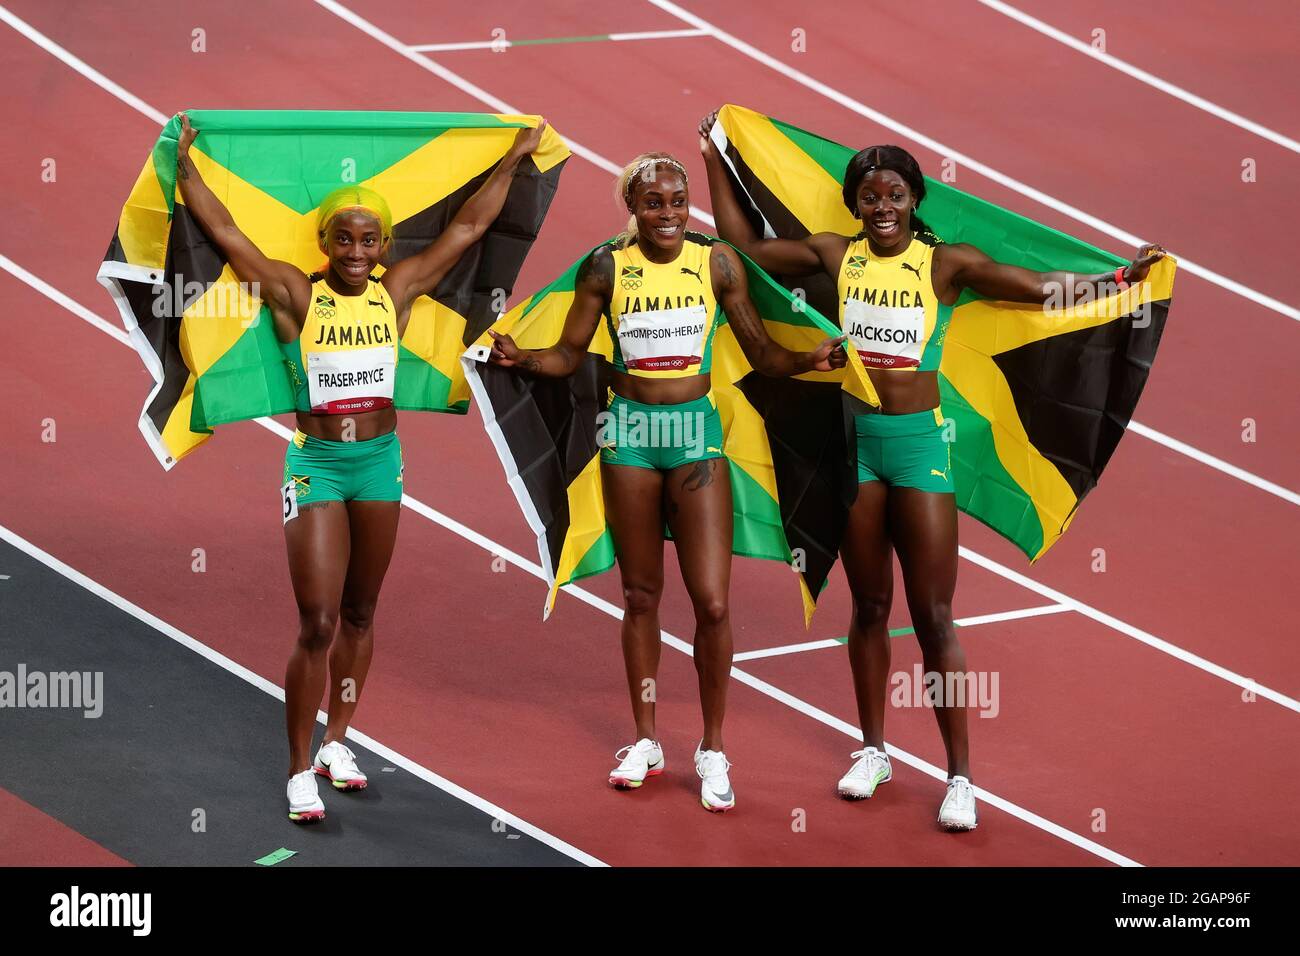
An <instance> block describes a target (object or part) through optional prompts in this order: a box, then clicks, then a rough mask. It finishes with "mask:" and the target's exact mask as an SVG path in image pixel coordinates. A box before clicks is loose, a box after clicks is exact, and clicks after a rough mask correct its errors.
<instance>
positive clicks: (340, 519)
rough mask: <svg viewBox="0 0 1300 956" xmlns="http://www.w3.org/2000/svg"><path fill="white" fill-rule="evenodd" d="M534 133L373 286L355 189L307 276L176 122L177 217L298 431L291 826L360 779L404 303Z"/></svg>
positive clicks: (427, 287) (391, 531)
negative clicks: (220, 270) (269, 337)
mask: <svg viewBox="0 0 1300 956" xmlns="http://www.w3.org/2000/svg"><path fill="white" fill-rule="evenodd" d="M545 125H546V124H545V122H544V121H543V122H542V123H541V124H539V125H538V127H537V128H535V129H521V130H520V131H519V132H518V134H517V135H516V136H515V141H514V145H513V146H512V147H511V149H510V151H509V153H507V154H506V156H505V157H504V158H503V159H502V160H501V162H500V163H498V164H497V167H496V169H494V170H493V171H492V174H491V175H490V176H489V177H488V179H487V181H486V182H485V183H484V184H483V185H482V187H480V188H479V190H478V192H476V193H475V194H474V195H473V196H471V197H470V198H469V199H467V200H466V201H465V203H464V204H463V205H462V206H461V207H460V210H459V211H458V212H457V213H456V216H455V218H454V219H453V220H452V221H451V223H450V224H449V225H448V226H447V228H446V229H444V230H443V231H442V233H441V234H440V235H439V236H438V237H437V238H436V239H435V240H434V241H433V242H432V243H430V244H429V245H428V246H427V247H426V248H425V249H424V250H422V251H421V252H418V253H416V254H414V255H411V256H408V257H406V258H404V259H402V260H401V261H400V262H398V263H396V264H394V265H393V266H392V267H391V268H389V269H387V270H386V271H385V272H384V274H383V276H382V277H379V278H376V277H375V276H374V275H372V274H371V273H372V272H373V270H374V269H375V267H376V266H377V265H379V264H380V262H381V260H382V258H383V256H384V254H385V253H386V252H387V251H388V248H389V242H390V240H391V239H392V231H393V223H392V216H391V214H390V213H389V209H388V204H387V203H386V202H385V201H384V199H383V197H382V196H380V195H378V194H377V193H375V192H374V191H373V190H370V189H367V188H365V187H362V186H346V187H344V188H342V189H338V190H336V191H334V192H333V193H331V194H330V195H328V196H326V197H325V199H324V200H323V201H322V202H321V204H320V206H319V208H318V214H317V222H316V230H317V240H318V243H319V246H320V250H321V252H322V253H324V254H325V256H326V257H327V262H326V264H325V267H324V268H323V269H322V271H320V272H317V273H314V274H312V275H310V276H308V275H304V274H303V272H302V271H301V270H300V269H299V268H298V267H296V266H294V265H292V264H291V263H288V262H281V261H278V260H274V259H268V258H267V257H266V255H264V254H263V253H262V251H261V250H260V249H258V248H257V246H256V245H254V244H253V242H252V241H251V240H250V239H249V238H248V237H247V236H246V235H245V234H244V233H243V232H241V231H240V229H239V227H238V226H237V225H236V224H235V221H234V219H233V218H232V217H231V215H230V212H229V210H227V209H226V208H225V206H224V205H222V203H221V201H220V200H219V199H218V198H217V197H216V196H215V195H214V194H213V192H212V190H211V189H209V188H208V187H207V185H206V184H205V183H204V182H203V179H202V177H201V176H200V175H199V171H198V169H197V168H196V166H195V164H194V162H193V160H191V158H190V153H189V151H190V146H191V144H192V143H193V142H194V139H195V137H196V136H197V135H198V131H197V130H195V129H194V128H193V127H192V126H191V125H190V122H189V117H188V116H186V115H185V114H184V113H182V114H181V138H180V142H179V144H178V150H177V159H176V182H177V185H178V186H179V188H180V194H181V196H182V198H183V200H184V203H185V206H186V208H187V209H188V210H189V213H190V215H191V216H193V217H194V219H195V220H196V221H197V222H198V224H199V226H200V227H201V228H202V229H203V231H204V232H205V233H206V234H207V235H208V237H209V238H210V239H211V240H212V241H213V243H214V244H215V245H216V246H217V248H218V249H219V250H220V251H221V254H222V256H224V257H225V259H226V260H227V261H228V262H229V263H230V267H231V269H232V270H233V271H234V273H235V275H236V276H237V277H238V278H239V280H240V281H241V282H245V283H253V284H255V287H256V288H257V290H258V295H259V297H260V298H261V299H262V301H263V303H264V304H265V305H266V306H267V308H268V309H269V310H270V312H271V317H272V319H273V321H274V323H275V334H276V337H277V338H278V339H279V341H280V346H281V349H282V350H283V351H284V353H285V360H286V361H287V362H288V364H289V367H290V370H291V372H292V375H293V379H294V384H295V387H296V398H297V418H298V423H297V424H298V429H297V431H296V432H295V433H294V436H293V441H292V442H291V443H290V445H289V448H288V451H287V453H286V456H285V465H284V479H283V481H284V487H283V489H282V494H283V499H284V508H285V512H284V514H285V523H284V539H285V544H286V546H287V549H288V553H289V575H290V578H291V579H292V581H293V590H294V597H295V598H296V599H297V603H298V639H297V644H296V645H295V647H294V650H293V654H292V656H291V657H290V658H289V664H288V667H287V668H286V670H285V683H284V690H285V715H286V724H287V727H288V733H289V784H288V799H289V819H290V820H293V821H294V822H296V823H310V822H313V821H317V820H321V819H324V817H325V805H324V803H323V802H322V801H321V799H320V795H319V793H318V791H317V787H316V776H317V775H320V776H324V777H327V778H328V779H329V780H330V782H331V783H332V784H333V785H334V786H335V787H336V788H337V789H340V790H357V789H361V788H363V787H365V786H366V782H367V781H366V775H365V774H364V773H362V772H361V771H360V770H359V769H358V768H357V765H356V756H355V755H354V754H353V753H352V751H351V750H350V749H349V748H348V747H347V745H346V744H345V743H344V742H343V739H344V736H345V735H346V733H347V729H348V724H349V723H350V722H351V720H352V715H353V713H354V712H355V711H356V707H357V701H358V700H359V699H360V696H361V690H362V687H363V686H364V685H365V681H366V673H367V671H368V670H369V667H370V657H371V651H372V649H373V646H374V614H375V605H376V603H377V602H378V600H379V588H380V585H381V584H382V583H383V580H384V573H385V572H386V571H387V570H388V562H389V560H390V559H391V557H392V554H393V545H394V542H395V540H396V536H397V521H398V517H399V515H400V512H401V499H402V453H401V446H400V445H399V443H398V440H397V432H396V428H397V412H396V410H395V409H394V408H393V376H394V373H395V371H396V368H397V354H398V341H399V339H400V338H401V336H402V334H403V333H404V332H405V331H406V324H407V322H408V320H409V319H410V314H411V305H412V303H413V302H415V300H416V299H418V298H419V297H420V296H422V295H427V294H430V293H432V292H433V290H434V289H435V288H436V287H437V285H438V283H439V282H440V281H441V280H442V278H443V276H445V275H446V274H447V273H448V272H449V271H450V270H451V268H452V267H453V266H454V265H455V264H456V263H457V261H458V260H459V259H460V257H461V256H462V255H463V254H464V253H465V252H466V250H468V249H469V248H470V247H471V246H472V245H473V244H474V243H475V242H477V241H478V240H479V238H480V237H481V236H482V235H483V234H484V232H486V231H487V228H488V227H489V226H490V225H491V224H492V222H493V220H494V219H496V217H497V215H498V214H499V213H500V212H501V209H502V207H503V206H504V204H505V201H506V196H507V193H508V192H509V189H510V180H511V178H512V177H513V175H514V172H515V168H516V167H517V166H518V164H519V161H520V160H522V159H523V158H524V157H525V156H527V155H528V154H529V153H530V152H532V150H533V149H534V148H535V147H536V146H537V144H538V142H539V141H540V139H541V134H542V130H543V129H544V128H545ZM327 658H328V661H327ZM327 663H328V668H327ZM327 669H328V676H329V709H328V715H329V720H328V724H327V726H326V728H325V737H324V741H323V744H322V746H321V748H320V749H319V750H318V751H317V753H316V756H315V759H314V760H313V759H312V757H311V738H312V728H313V726H314V724H315V722H316V711H317V708H318V706H319V704H320V700H321V696H322V694H323V693H324V691H325V686H326V674H327Z"/></svg>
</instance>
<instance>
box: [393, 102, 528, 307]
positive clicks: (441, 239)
mask: <svg viewBox="0 0 1300 956" xmlns="http://www.w3.org/2000/svg"><path fill="white" fill-rule="evenodd" d="M545 129H546V120H542V121H541V122H539V123H538V124H537V126H536V127H525V128H524V129H521V130H520V131H519V132H518V133H517V134H516V135H515V141H514V145H512V146H511V147H510V151H509V152H508V153H506V155H505V156H503V157H502V158H501V162H499V163H497V167H496V169H494V170H492V175H490V176H489V177H488V178H487V182H485V183H484V184H483V185H482V186H480V187H479V189H478V192H476V193H474V195H472V196H470V197H469V199H467V200H465V203H464V205H462V206H461V207H460V209H459V211H457V213H456V215H455V217H454V218H453V219H452V221H451V222H450V223H449V224H448V226H447V228H446V229H444V230H443V231H442V233H441V234H440V235H439V236H438V238H437V239H435V240H433V242H431V243H429V245H428V246H427V247H426V248H425V249H423V250H422V251H420V252H417V253H416V254H414V255H411V256H407V257H406V258H405V259H403V260H402V261H401V262H399V263H397V264H396V265H394V266H393V267H392V268H391V269H389V270H388V271H387V272H385V273H384V276H383V279H382V280H381V281H382V282H383V284H384V288H386V289H387V290H388V294H389V295H390V296H392V298H393V304H394V305H395V306H396V308H397V314H398V316H404V315H405V314H406V312H407V310H408V309H409V308H410V307H411V303H412V302H414V301H415V300H416V299H417V298H419V297H420V296H422V295H428V294H429V293H431V292H432V291H433V290H434V289H436V288H437V287H438V283H439V282H441V281H442V278H443V276H445V275H446V274H447V273H448V272H449V271H450V270H451V267H452V266H454V265H455V264H456V263H457V262H458V261H459V260H460V257H461V256H463V255H464V254H465V252H466V250H468V249H469V247H470V246H472V245H474V243H476V242H478V241H479V239H481V238H482V237H483V233H485V232H487V230H488V227H489V226H490V225H492V222H493V220H495V219H496V217H497V216H498V215H500V213H501V208H502V207H503V206H504V205H505V203H506V196H507V195H508V194H509V192H510V181H511V179H513V178H514V175H515V169H516V168H518V166H519V162H520V161H521V160H522V159H523V158H524V157H525V156H527V155H528V154H529V153H531V152H532V151H533V150H534V149H536V148H537V144H538V143H540V142H541V139H542V131H543V130H545Z"/></svg>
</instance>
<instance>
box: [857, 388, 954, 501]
mask: <svg viewBox="0 0 1300 956" xmlns="http://www.w3.org/2000/svg"><path fill="white" fill-rule="evenodd" d="M853 430H854V432H855V433H856V434H857V442H858V482H859V483H861V482H864V481H883V482H884V483H885V484H887V485H890V486H892V487H895V488H916V489H918V490H920V491H937V492H947V493H949V494H952V493H953V492H954V490H955V489H954V488H953V484H952V443H951V442H947V441H944V427H943V413H942V412H941V411H939V409H938V408H932V409H930V410H929V411H928V412H916V413H914V414H911V415H856V416H854V419H853Z"/></svg>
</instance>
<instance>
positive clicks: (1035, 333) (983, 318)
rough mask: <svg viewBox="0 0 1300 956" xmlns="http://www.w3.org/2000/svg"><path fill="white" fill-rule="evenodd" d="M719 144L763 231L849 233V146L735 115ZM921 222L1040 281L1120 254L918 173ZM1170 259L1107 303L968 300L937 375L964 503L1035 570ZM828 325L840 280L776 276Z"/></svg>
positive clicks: (1147, 352)
mask: <svg viewBox="0 0 1300 956" xmlns="http://www.w3.org/2000/svg"><path fill="white" fill-rule="evenodd" d="M711 135H712V138H713V141H714V143H715V144H716V145H717V146H718V149H719V150H720V151H721V153H722V154H723V158H724V160H725V163H726V165H727V167H728V172H729V178H730V180H731V184H732V188H733V189H734V190H735V191H736V194H737V196H738V197H739V199H740V202H741V206H742V208H745V209H746V210H747V214H748V215H749V217H750V221H751V222H752V224H753V225H754V227H755V229H756V230H757V231H758V233H759V235H763V236H767V237H769V238H770V237H779V238H785V239H798V238H803V237H805V236H808V235H811V234H814V233H818V232H837V233H840V234H842V235H846V236H851V235H856V234H857V233H858V232H860V231H861V228H862V224H861V223H860V222H859V221H858V220H856V219H854V218H853V216H852V215H851V214H850V213H849V211H848V210H847V209H846V208H845V206H844V201H843V198H842V193H841V190H842V186H843V181H844V171H845V169H846V168H847V166H848V162H849V159H851V158H852V156H853V153H854V150H851V149H848V148H847V147H844V146H840V145H839V144H837V143H833V142H831V141H829V140H826V139H822V138H821V137H820V136H816V135H814V134H812V133H808V132H805V131H804V130H801V129H798V128H796V127H793V126H790V125H789V124H787V123H782V122H781V121H779V120H775V119H772V118H771V117H768V116H763V115H761V114H759V113H755V112H754V111H753V110H748V109H744V108H742V107H738V106H725V107H723V109H722V110H721V112H720V113H719V116H718V122H717V123H715V124H714V126H713V130H712V134H711ZM918 213H919V214H920V215H921V216H922V217H923V218H924V220H925V223H926V225H928V226H930V228H931V229H933V230H934V232H935V233H936V234H937V235H938V236H939V237H940V238H941V239H942V240H944V241H945V242H966V243H970V244H971V245H973V246H976V247H977V248H979V249H980V250H982V251H983V252H984V253H986V254H987V255H988V256H990V257H991V258H993V259H995V260H996V261H998V262H1004V263H1009V264H1012V265H1018V266H1023V267H1024V268H1026V269H1033V270H1036V271H1044V272H1045V271H1055V270H1060V271H1066V272H1075V273H1085V274H1095V273H1100V272H1107V271H1110V272H1113V271H1114V270H1115V268H1116V267H1117V266H1120V265H1126V264H1127V262H1128V260H1126V259H1121V258H1120V257H1118V256H1114V255H1111V254H1110V253H1108V252H1104V251H1102V250H1101V249H1097V248H1096V247H1094V246H1090V245H1088V244H1087V243H1086V242H1083V241H1081V240H1078V239H1074V238H1072V237H1070V236H1067V235H1065V234H1064V233H1061V232H1057V231H1056V230H1055V229H1050V228H1048V227H1047V226H1043V225H1039V224H1038V223H1036V222H1033V221H1032V220H1030V219H1026V218H1025V217H1024V216H1019V215H1017V214H1015V213H1013V212H1009V211H1007V210H1005V209H1001V208H999V207H997V206H994V205H992V204H991V203H988V202H985V201H984V200H982V199H978V198H976V197H974V196H970V195H967V194H966V193H963V192H961V191H960V190H958V189H955V188H953V187H952V186H950V185H948V184H946V183H943V182H939V181H937V180H934V179H930V178H928V177H927V179H926V196H925V201H924V202H923V203H922V205H921V208H920V209H918ZM1174 268H1175V265H1174V262H1173V260H1172V259H1170V258H1168V257H1166V258H1165V259H1162V260H1161V261H1159V262H1157V263H1156V265H1155V266H1154V267H1153V268H1152V270H1151V273H1150V275H1149V276H1148V277H1147V279H1146V281H1144V282H1141V283H1138V284H1137V285H1135V286H1132V287H1130V288H1129V289H1127V290H1125V291H1123V292H1119V293H1118V294H1115V295H1112V296H1110V297H1109V298H1103V299H1093V300H1089V301H1076V302H1064V301H1062V302H1058V303H1048V307H1047V308H1044V307H1043V306H1041V305H1024V304H1014V303H1007V302H991V301H988V300H985V299H982V298H981V297H979V296H977V295H974V294H972V293H971V292H970V291H969V290H967V291H966V292H963V293H962V296H961V298H960V299H959V300H958V302H957V305H956V307H955V308H954V310H953V314H952V320H951V324H950V325H949V327H948V335H947V339H946V342H945V345H944V354H943V361H942V363H941V365H940V367H939V393H940V401H941V408H942V411H943V414H944V416H945V418H946V419H947V420H948V422H949V423H950V429H951V430H950V432H949V434H950V436H951V437H952V439H953V442H954V444H953V447H952V468H953V479H954V484H955V486H956V492H957V505H958V507H960V508H961V509H962V510H963V511H965V512H966V513H967V514H969V515H971V516H973V517H975V518H978V519H979V520H980V521H982V522H984V523H985V524H987V525H988V526H989V527H991V528H993V529H994V530H995V531H997V532H998V533H999V534H1001V535H1003V536H1004V537H1006V538H1007V539H1008V540H1010V541H1011V542H1013V543H1014V544H1015V545H1017V546H1018V547H1019V548H1020V549H1021V550H1022V551H1024V552H1025V554H1026V555H1028V556H1029V558H1030V559H1031V560H1036V559H1037V558H1039V557H1041V556H1042V555H1043V553H1044V552H1046V551H1047V549H1048V548H1049V547H1051V546H1052V544H1053V543H1054V542H1055V541H1056V540H1057V539H1058V538H1059V537H1060V536H1061V535H1062V534H1063V533H1064V532H1065V529H1066V528H1068V527H1069V525H1070V521H1071V520H1072V519H1073V518H1074V515H1075V512H1076V511H1077V509H1078V507H1079V503H1080V502H1081V501H1082V500H1083V496H1084V495H1086V494H1087V493H1088V492H1089V491H1090V490H1091V489H1092V488H1093V487H1094V486H1095V485H1096V484H1097V480H1098V479H1099V478H1100V477H1101V472H1102V469H1104V468H1105V467H1106V463H1107V462H1108V461H1109V460H1110V456H1111V454H1112V453H1113V452H1114V451H1115V447H1116V445H1117V444H1118V443H1119V440H1120V438H1121V437H1122V436H1123V434H1124V430H1125V428H1127V426H1128V423H1129V420H1130V418H1132V416H1133V409H1134V408H1135V407H1136V405H1137V401H1138V398H1139V397H1140V396H1141V394H1142V388H1143V386H1144V385H1145V384H1146V380H1147V375H1148V373H1149V372H1150V369H1151V363H1152V360H1153V359H1154V358H1155V353H1156V347H1157V346H1158V345H1159V343H1160V336H1161V333H1162V331H1163V330H1164V325H1165V320H1166V318H1167V316H1168V312H1169V302H1170V298H1171V296H1172V293H1173V283H1174ZM778 279H779V281H781V282H783V283H784V284H785V285H787V286H789V287H791V288H793V287H796V286H797V287H799V288H802V289H805V290H806V294H807V296H808V301H809V303H810V304H811V305H813V306H814V307H815V308H817V309H818V310H820V311H821V312H822V313H823V314H825V315H831V316H837V315H838V314H839V313H838V303H837V302H836V289H835V283H834V280H832V279H830V278H829V277H827V276H819V277H817V278H815V279H810V278H797V279H795V278H790V279H785V278H783V277H778Z"/></svg>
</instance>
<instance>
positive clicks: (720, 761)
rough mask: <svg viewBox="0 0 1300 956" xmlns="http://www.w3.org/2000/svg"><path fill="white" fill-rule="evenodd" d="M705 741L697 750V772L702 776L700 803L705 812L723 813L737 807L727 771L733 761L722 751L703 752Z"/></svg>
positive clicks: (701, 742)
mask: <svg viewBox="0 0 1300 956" xmlns="http://www.w3.org/2000/svg"><path fill="white" fill-rule="evenodd" d="M702 746H704V741H703V740H701V741H700V746H699V747H696V748H695V772H696V773H698V774H699V775H700V779H701V781H703V782H702V783H701V784H700V803H701V804H702V805H703V807H704V809H705V810H708V811H710V812H712V813H722V812H723V811H725V810H730V809H731V808H732V807H734V806H735V805H736V794H735V791H733V790H732V789H731V779H730V778H729V777H728V776H727V771H728V770H730V769H731V761H730V760H728V759H727V757H726V755H725V754H723V753H722V751H720V750H701V749H700V747H702Z"/></svg>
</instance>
